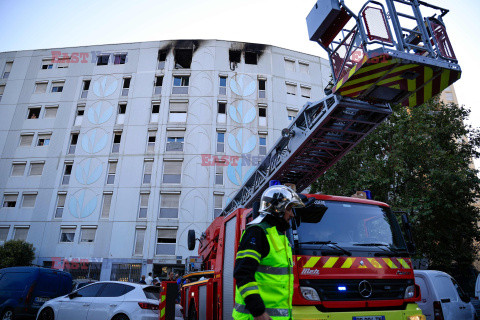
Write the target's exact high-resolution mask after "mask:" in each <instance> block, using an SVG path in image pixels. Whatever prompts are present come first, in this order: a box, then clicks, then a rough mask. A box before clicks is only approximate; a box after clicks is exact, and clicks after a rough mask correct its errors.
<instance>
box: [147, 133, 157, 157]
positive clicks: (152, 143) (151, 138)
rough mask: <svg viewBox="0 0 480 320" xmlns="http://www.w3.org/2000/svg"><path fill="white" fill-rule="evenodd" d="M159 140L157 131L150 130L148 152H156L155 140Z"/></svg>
mask: <svg viewBox="0 0 480 320" xmlns="http://www.w3.org/2000/svg"><path fill="white" fill-rule="evenodd" d="M156 140H157V131H154V130H149V131H148V141H147V153H155V141H156Z"/></svg>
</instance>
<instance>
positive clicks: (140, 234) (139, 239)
mask: <svg viewBox="0 0 480 320" xmlns="http://www.w3.org/2000/svg"><path fill="white" fill-rule="evenodd" d="M145 231H146V230H145V228H136V229H135V247H134V249H133V254H134V255H143V242H144V241H145Z"/></svg>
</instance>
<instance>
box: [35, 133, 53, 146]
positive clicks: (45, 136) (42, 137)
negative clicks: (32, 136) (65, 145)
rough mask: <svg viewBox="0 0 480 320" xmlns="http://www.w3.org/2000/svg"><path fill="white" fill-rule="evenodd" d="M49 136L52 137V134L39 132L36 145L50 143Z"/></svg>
mask: <svg viewBox="0 0 480 320" xmlns="http://www.w3.org/2000/svg"><path fill="white" fill-rule="evenodd" d="M51 138H52V135H51V134H50V133H42V134H39V135H38V139H37V147H42V146H48V145H50V139H51Z"/></svg>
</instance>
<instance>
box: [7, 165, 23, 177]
mask: <svg viewBox="0 0 480 320" xmlns="http://www.w3.org/2000/svg"><path fill="white" fill-rule="evenodd" d="M26 167H27V163H26V162H18V163H15V162H14V163H13V164H12V172H11V173H10V175H11V176H12V177H21V176H23V174H24V173H25V168H26Z"/></svg>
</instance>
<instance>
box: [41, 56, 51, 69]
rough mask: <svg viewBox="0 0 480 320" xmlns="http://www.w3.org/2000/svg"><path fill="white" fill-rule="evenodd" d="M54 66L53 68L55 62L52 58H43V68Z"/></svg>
mask: <svg viewBox="0 0 480 320" xmlns="http://www.w3.org/2000/svg"><path fill="white" fill-rule="evenodd" d="M52 68H53V63H52V59H51V58H48V59H43V60H42V70H47V69H52Z"/></svg>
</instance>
